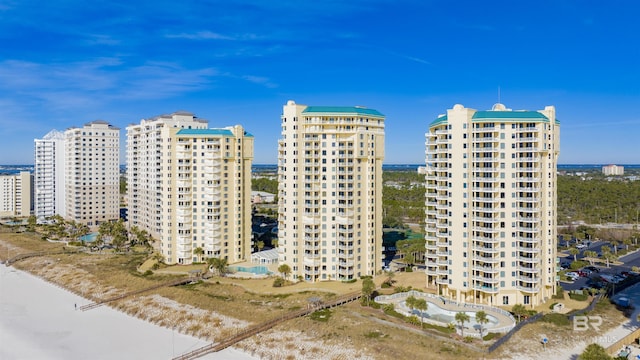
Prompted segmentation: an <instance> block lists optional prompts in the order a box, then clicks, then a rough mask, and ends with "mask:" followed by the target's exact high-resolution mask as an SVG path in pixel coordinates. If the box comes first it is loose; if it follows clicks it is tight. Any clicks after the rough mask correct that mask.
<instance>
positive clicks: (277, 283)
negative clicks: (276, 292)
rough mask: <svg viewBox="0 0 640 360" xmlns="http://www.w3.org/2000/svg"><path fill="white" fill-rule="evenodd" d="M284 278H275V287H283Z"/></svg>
mask: <svg viewBox="0 0 640 360" xmlns="http://www.w3.org/2000/svg"><path fill="white" fill-rule="evenodd" d="M283 286H284V279H283V278H281V277H277V278H275V279H274V280H273V287H283Z"/></svg>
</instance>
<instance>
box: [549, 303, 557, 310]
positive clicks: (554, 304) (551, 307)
mask: <svg viewBox="0 0 640 360" xmlns="http://www.w3.org/2000/svg"><path fill="white" fill-rule="evenodd" d="M557 304H558V303H557V302H554V303H553V304H551V305H549V309H550V310H553V307H554V306H556V305H557Z"/></svg>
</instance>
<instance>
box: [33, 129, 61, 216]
mask: <svg viewBox="0 0 640 360" xmlns="http://www.w3.org/2000/svg"><path fill="white" fill-rule="evenodd" d="M34 148H35V150H34V165H33V171H34V172H33V182H34V186H33V187H34V190H33V193H34V215H35V216H36V217H38V218H39V219H41V218H46V217H50V216H53V215H60V216H62V217H65V164H64V162H65V151H64V133H63V132H61V131H57V130H51V131H50V132H49V133H47V134H46V135H45V136H43V137H42V139H35V140H34Z"/></svg>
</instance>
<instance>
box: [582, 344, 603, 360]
mask: <svg viewBox="0 0 640 360" xmlns="http://www.w3.org/2000/svg"><path fill="white" fill-rule="evenodd" d="M608 359H611V356H609V354H607V352H606V351H605V349H604V348H603V347H602V346H600V345H598V344H589V346H587V348H586V349H584V351H583V352H582V354H580V356H578V360H608Z"/></svg>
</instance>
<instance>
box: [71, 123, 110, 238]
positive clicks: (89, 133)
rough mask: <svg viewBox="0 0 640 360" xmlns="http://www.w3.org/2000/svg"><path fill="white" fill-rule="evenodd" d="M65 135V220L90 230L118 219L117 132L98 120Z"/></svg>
mask: <svg viewBox="0 0 640 360" xmlns="http://www.w3.org/2000/svg"><path fill="white" fill-rule="evenodd" d="M64 135H65V199H66V200H65V218H66V219H67V220H73V221H76V222H78V223H81V224H85V225H88V226H90V227H92V226H97V225H99V224H100V223H102V222H105V221H111V220H117V219H118V218H119V217H120V165H119V159H120V129H119V128H116V127H113V126H112V125H110V124H109V123H107V122H105V121H101V120H97V121H92V122H90V123H88V124H85V125H84V126H83V127H82V128H75V127H74V128H70V129H67V130H66V131H65V133H64Z"/></svg>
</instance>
